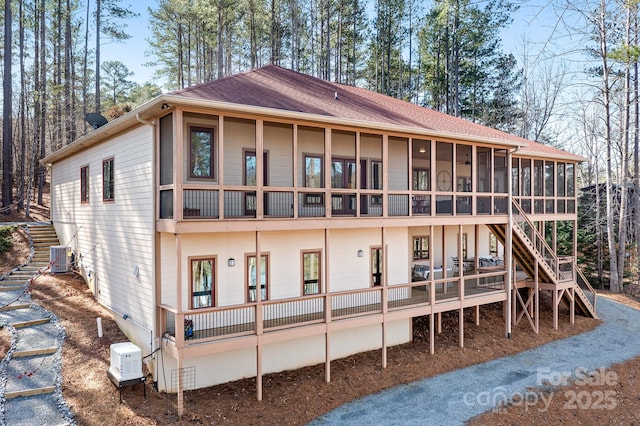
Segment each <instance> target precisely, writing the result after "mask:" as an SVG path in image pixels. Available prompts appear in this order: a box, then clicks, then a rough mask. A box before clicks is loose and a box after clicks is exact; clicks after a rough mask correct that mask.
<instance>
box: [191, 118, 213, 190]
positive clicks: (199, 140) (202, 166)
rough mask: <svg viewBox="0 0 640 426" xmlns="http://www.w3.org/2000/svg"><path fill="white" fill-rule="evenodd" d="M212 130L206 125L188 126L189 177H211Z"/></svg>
mask: <svg viewBox="0 0 640 426" xmlns="http://www.w3.org/2000/svg"><path fill="white" fill-rule="evenodd" d="M214 132H215V129H212V128H208V127H190V128H189V145H190V150H189V177H190V178H195V179H213V178H214V174H213V165H214V161H213V160H214V156H213V152H214V151H213V148H214Z"/></svg>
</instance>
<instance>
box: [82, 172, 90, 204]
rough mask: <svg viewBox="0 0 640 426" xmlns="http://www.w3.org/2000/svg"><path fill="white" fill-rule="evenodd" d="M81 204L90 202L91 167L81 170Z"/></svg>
mask: <svg viewBox="0 0 640 426" xmlns="http://www.w3.org/2000/svg"><path fill="white" fill-rule="evenodd" d="M80 202H81V203H88V202H89V166H84V167H81V168H80Z"/></svg>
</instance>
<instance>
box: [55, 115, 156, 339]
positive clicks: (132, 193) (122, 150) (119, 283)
mask: <svg viewBox="0 0 640 426" xmlns="http://www.w3.org/2000/svg"><path fill="white" fill-rule="evenodd" d="M152 141H153V130H152V128H151V127H148V126H139V127H137V128H135V129H133V130H132V131H130V132H128V133H127V134H126V135H121V136H117V137H114V138H113V139H111V140H110V141H109V142H108V143H104V144H100V145H97V146H94V147H91V148H89V149H87V150H85V151H83V152H82V153H81V154H78V155H75V156H73V157H70V158H67V159H65V160H63V161H61V162H59V163H56V164H55V165H53V167H52V198H53V202H52V211H51V218H52V220H53V223H54V225H55V227H56V231H57V232H58V235H59V236H60V241H61V242H62V243H63V244H66V243H70V246H71V247H72V248H73V250H74V251H75V252H76V255H77V256H78V261H79V264H80V266H81V267H82V268H83V270H84V273H85V274H86V275H87V276H91V279H92V280H94V282H95V287H94V288H93V290H95V291H96V292H97V294H96V297H97V299H98V301H99V302H100V303H102V304H103V305H105V306H107V307H108V308H110V309H112V310H113V311H115V313H116V314H118V315H124V314H126V315H127V316H128V318H129V320H127V321H126V322H125V323H124V324H123V325H124V326H125V328H130V330H129V334H131V335H132V336H136V335H140V336H144V337H141V338H138V340H139V341H137V342H136V343H138V344H139V346H141V347H143V350H147V349H148V348H149V346H148V344H149V335H150V332H151V330H152V329H153V326H154V323H153V318H154V311H155V296H154V292H155V286H154V279H155V276H154V271H155V263H154V257H153V256H154V249H153V247H154V196H153V195H154V185H153V168H152V158H153V155H152V152H153V151H152ZM111 157H113V158H114V172H115V185H114V194H115V196H114V201H113V202H103V201H102V161H103V160H105V159H108V158H111ZM86 165H88V166H89V174H90V177H89V187H90V202H89V203H88V204H81V203H80V168H81V167H83V166H86ZM76 231H77V234H76V236H75V239H72V237H73V235H74V234H75V233H76ZM136 267H137V268H138V270H139V273H138V276H135V275H134V268H136ZM134 340H136V339H134Z"/></svg>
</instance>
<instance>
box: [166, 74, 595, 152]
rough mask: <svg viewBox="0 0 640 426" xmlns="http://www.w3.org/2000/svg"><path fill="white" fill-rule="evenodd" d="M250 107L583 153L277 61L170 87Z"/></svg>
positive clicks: (533, 149) (184, 93) (187, 94)
mask: <svg viewBox="0 0 640 426" xmlns="http://www.w3.org/2000/svg"><path fill="white" fill-rule="evenodd" d="M170 95H177V96H185V97H187V98H197V99H203V100H213V101H220V102H227V103H234V104H238V105H246V106H250V107H263V108H271V109H276V110H282V111H289V112H297V113H306V114H313V115H319V116H326V117H333V118H339V119H347V120H354V121H359V122H363V121H364V122H371V123H373V124H384V125H397V126H400V127H408V128H415V129H416V130H422V131H424V130H427V131H434V132H440V133H442V134H451V135H454V134H455V135H458V136H459V137H461V138H464V137H465V136H466V137H473V138H476V139H477V138H480V139H486V140H487V142H491V141H498V140H499V141H503V142H507V143H510V144H514V145H526V146H527V148H524V147H523V148H522V149H523V150H528V151H530V152H531V153H535V154H539V155H542V156H545V157H548V156H555V155H560V156H563V157H571V158H573V157H575V159H576V160H577V161H583V160H584V159H583V158H582V157H580V156H578V155H575V154H571V153H569V152H567V151H564V150H561V149H558V148H555V147H552V146H549V145H545V144H542V143H540V142H537V141H532V140H529V139H526V138H523V137H520V136H516V135H514V134H511V133H508V132H505V131H502V130H498V129H496V128H493V127H489V126H485V125H482V124H479V123H476V122H473V121H471V120H469V119H467V118H463V117H455V116H452V115H449V114H446V113H443V112H440V111H436V110H434V109H432V108H429V107H425V106H421V105H417V104H414V103H411V102H407V101H404V100H402V99H398V98H394V97H391V96H388V95H384V94H382V93H378V92H374V91H372V90H369V89H366V88H363V87H358V86H352V85H349V84H345V83H338V82H332V81H328V80H323V79H320V78H317V77H313V76H310V75H307V74H304V73H301V72H298V71H294V70H292V69H288V68H284V67H281V66H279V65H274V64H269V65H265V66H263V67H259V68H253V69H251V70H247V71H243V72H240V73H237V74H232V75H228V76H225V77H222V78H220V79H217V80H212V81H209V82H205V83H200V84H197V85H194V86H190V87H187V88H184V89H180V90H177V91H175V92H172V93H170Z"/></svg>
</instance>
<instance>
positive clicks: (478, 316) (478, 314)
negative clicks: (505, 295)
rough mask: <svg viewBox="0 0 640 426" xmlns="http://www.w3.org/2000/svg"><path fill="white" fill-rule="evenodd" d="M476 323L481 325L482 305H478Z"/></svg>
mask: <svg viewBox="0 0 640 426" xmlns="http://www.w3.org/2000/svg"><path fill="white" fill-rule="evenodd" d="M475 314H476V325H480V305H476V312H475Z"/></svg>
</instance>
